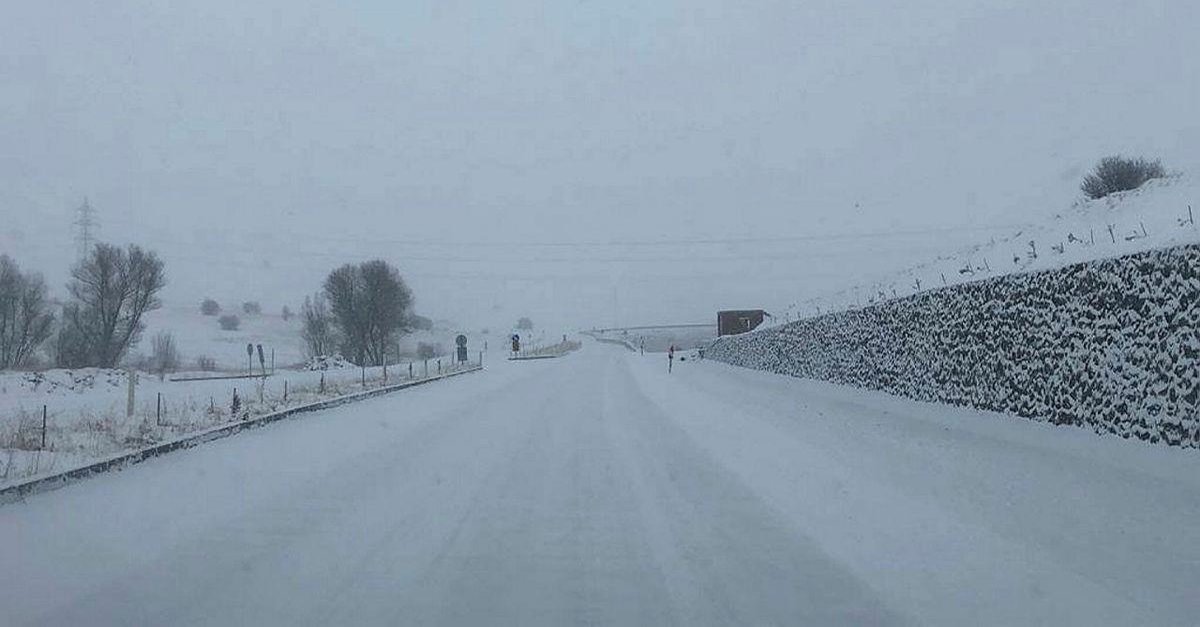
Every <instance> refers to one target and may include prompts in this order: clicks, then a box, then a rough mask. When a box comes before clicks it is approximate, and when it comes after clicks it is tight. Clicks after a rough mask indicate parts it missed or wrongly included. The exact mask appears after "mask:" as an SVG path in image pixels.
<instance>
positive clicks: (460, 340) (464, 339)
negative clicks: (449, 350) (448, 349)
mask: <svg viewBox="0 0 1200 627" xmlns="http://www.w3.org/2000/svg"><path fill="white" fill-rule="evenodd" d="M454 343H455V344H458V345H459V346H462V347H465V346H466V345H467V336H465V335H462V334H461V333H460V334H459V336H458V337H456V338H454Z"/></svg>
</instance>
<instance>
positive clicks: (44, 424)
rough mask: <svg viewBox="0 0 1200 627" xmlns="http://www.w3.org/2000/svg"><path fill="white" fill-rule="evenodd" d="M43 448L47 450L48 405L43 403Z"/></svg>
mask: <svg viewBox="0 0 1200 627" xmlns="http://www.w3.org/2000/svg"><path fill="white" fill-rule="evenodd" d="M42 450H43V451H44V450H46V406H45V405H42Z"/></svg>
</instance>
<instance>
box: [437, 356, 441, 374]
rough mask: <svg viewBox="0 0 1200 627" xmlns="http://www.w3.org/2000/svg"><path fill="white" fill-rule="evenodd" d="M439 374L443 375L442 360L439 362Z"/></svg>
mask: <svg viewBox="0 0 1200 627" xmlns="http://www.w3.org/2000/svg"><path fill="white" fill-rule="evenodd" d="M437 366H438V374H442V360H440V359H439V360H437Z"/></svg>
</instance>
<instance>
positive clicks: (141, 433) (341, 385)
mask: <svg viewBox="0 0 1200 627" xmlns="http://www.w3.org/2000/svg"><path fill="white" fill-rule="evenodd" d="M475 357H476V359H474V360H469V361H458V360H457V359H452V358H451V357H450V356H439V357H433V358H430V359H427V360H420V361H413V362H407V363H399V364H390V365H388V366H386V367H384V366H376V367H370V368H343V369H338V370H330V371H315V372H312V371H281V372H278V373H276V374H272V375H267V376H261V375H260V376H257V377H255V378H253V379H248V378H247V379H233V380H203V379H201V380H193V381H180V382H169V381H167V382H164V381H161V380H158V379H156V378H155V377H150V376H138V375H136V374H135V375H134V379H135V382H134V386H133V389H134V395H133V397H132V398H133V402H132V403H129V402H125V403H112V402H104V401H99V402H96V403H94V404H88V403H80V402H79V399H80V397H81V396H86V394H87V392H83V393H82V394H73V395H72V397H69V398H63V397H59V398H57V399H50V400H47V401H46V402H44V403H42V404H40V405H39V406H36V407H17V408H14V409H10V410H8V411H7V412H6V414H7V415H3V414H0V485H2V484H5V483H10V482H13V481H18V480H21V479H25V478H28V477H33V476H37V475H40V474H44V473H47V472H55V471H58V470H63V469H65V468H70V467H72V466H75V465H78V464H81V463H85V462H88V461H95V460H98V459H103V458H105V457H107V456H111V455H115V454H119V453H122V452H128V451H131V450H136V449H139V448H143V447H146V446H150V445H153V444H157V443H159V442H163V441H167V440H170V439H174V438H178V437H181V436H184V435H187V434H189V433H195V432H198V431H203V430H205V429H209V428H212V427H216V426H220V425H224V424H229V423H233V422H237V421H241V420H246V419H249V418H253V417H256V416H262V415H266V414H270V413H274V412H277V411H281V410H284V409H289V408H292V407H297V406H301V405H306V404H309V403H313V402H316V401H320V400H326V399H330V398H335V397H339V396H344V395H347V394H351V393H355V392H360V391H364V390H372V389H379V388H383V387H387V386H391V385H396V384H402V383H407V382H417V381H422V380H428V379H433V378H437V377H440V376H443V375H447V374H453V373H456V372H462V371H464V370H468V369H471V368H475V367H479V366H482V364H483V358H484V354H483V353H482V352H477V353H476V355H475ZM137 379H142V380H143V381H142V382H138V381H137ZM147 383H149V384H152V385H146V384H147ZM139 388H143V389H144V390H139ZM111 398H112V397H111V395H110V396H109V397H108V400H109V401H111Z"/></svg>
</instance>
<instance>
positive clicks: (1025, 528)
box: [0, 343, 1200, 625]
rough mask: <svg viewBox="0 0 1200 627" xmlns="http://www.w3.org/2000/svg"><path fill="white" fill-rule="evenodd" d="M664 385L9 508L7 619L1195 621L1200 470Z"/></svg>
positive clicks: (411, 418) (523, 394) (103, 480)
mask: <svg viewBox="0 0 1200 627" xmlns="http://www.w3.org/2000/svg"><path fill="white" fill-rule="evenodd" d="M492 361H493V362H494V361H497V360H495V359H493V360H492ZM665 365H666V364H665V360H664V359H663V358H662V357H661V356H654V357H649V356H647V357H639V356H634V355H632V354H630V353H628V352H627V351H624V350H623V349H620V348H616V347H612V346H607V345H598V344H595V343H590V344H588V345H586V346H585V347H584V350H582V351H580V352H579V353H576V354H572V355H570V356H568V357H565V358H563V359H557V360H545V361H535V362H526V363H505V362H501V363H498V364H493V365H491V367H490V368H489V371H487V372H485V373H482V374H478V375H470V376H466V377H461V378H458V379H455V380H451V381H446V382H444V383H439V384H436V385H432V386H429V387H425V388H419V389H413V390H409V391H406V392H403V393H399V394H395V395H392V396H388V397H383V398H379V399H374V400H370V401H366V402H362V403H358V404H354V405H350V406H346V407H343V408H339V409H337V410H332V411H329V412H325V413H322V414H314V415H307V416H304V417H302V418H300V419H297V420H292V421H287V422H284V423H281V424H276V425H273V426H270V427H267V428H263V429H259V430H256V431H253V432H249V433H245V434H242V435H239V436H237V437H234V438H230V439H226V440H222V441H218V442H213V443H210V444H207V445H204V446H201V447H199V448H196V449H192V450H189V451H186V452H182V453H179V454H174V455H170V456H167V457H163V458H159V459H155V460H152V461H149V462H146V463H144V464H141V465H138V466H136V467H133V468H131V469H129V470H126V471H124V472H121V473H117V474H112V475H108V476H102V477H99V478H95V479H92V480H88V481H84V482H81V483H78V484H75V485H73V486H69V487H67V488H64V489H62V490H59V491H56V492H52V493H47V494H43V495H39V496H35V497H33V498H31V499H29V500H28V501H27V502H24V503H18V504H13V505H9V506H4V507H0V624H4V625H9V624H13V625H20V624H48V625H76V624H79V625H84V624H86V625H175V624H205V625H267V624H279V625H295V624H307V625H329V624H387V625H402V624H403V625H420V624H448V625H458V624H464V625H470V624H475V625H570V624H622V625H624V624H631V625H632V624H637V625H664V624H680V625H703V624H728V625H751V624H754V625H769V624H773V625H805V624H811V625H830V624H853V625H868V624H942V625H960V624H983V625H1029V624H1054V625H1070V624H1075V625H1101V624H1113V625H1132V624H1195V623H1196V621H1197V620H1200V618H1198V617H1200V455H1197V453H1196V452H1195V451H1181V450H1172V449H1166V448H1162V447H1153V446H1148V445H1143V444H1140V443H1134V442H1126V441H1120V440H1117V439H1114V438H1101V437H1098V436H1095V435H1093V434H1090V433H1088V432H1085V431H1082V430H1075V429H1065V428H1055V427H1051V426H1048V425H1044V424H1039V423H1035V422H1031V421H1026V420H1020V419H1011V418H1004V417H998V416H995V415H988V414H983V413H979V412H972V411H966V410H960V409H950V408H943V407H936V406H932V405H925V404H920V403H915V402H911V401H907V400H903V399H897V398H893V397H889V396H885V395H882V394H875V393H868V392H862V391H858V390H853V389H849V388H842V387H836V386H831V385H826V384H820V383H815V382H809V381H800V380H796V379H789V378H786V377H778V376H775V375H770V374H766V373H762V372H754V371H748V370H740V369H736V368H732V367H728V366H724V365H721V364H714V363H695V362H692V361H688V362H686V363H682V364H677V367H676V368H675V372H674V373H673V374H671V375H668V374H667V372H666V368H665Z"/></svg>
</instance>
